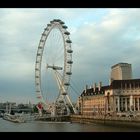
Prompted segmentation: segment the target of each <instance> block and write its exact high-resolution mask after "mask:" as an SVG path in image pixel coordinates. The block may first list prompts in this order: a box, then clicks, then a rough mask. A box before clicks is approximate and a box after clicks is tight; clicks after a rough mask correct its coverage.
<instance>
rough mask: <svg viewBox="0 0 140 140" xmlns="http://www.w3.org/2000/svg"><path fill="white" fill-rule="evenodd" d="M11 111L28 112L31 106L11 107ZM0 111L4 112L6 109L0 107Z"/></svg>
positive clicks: (30, 110)
mask: <svg viewBox="0 0 140 140" xmlns="http://www.w3.org/2000/svg"><path fill="white" fill-rule="evenodd" d="M11 111H13V112H14V113H16V112H26V113H29V112H32V108H23V109H20V108H12V109H11ZM0 112H6V109H0Z"/></svg>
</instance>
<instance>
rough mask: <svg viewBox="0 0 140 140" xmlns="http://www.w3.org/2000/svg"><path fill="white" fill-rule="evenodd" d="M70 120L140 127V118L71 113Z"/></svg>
mask: <svg viewBox="0 0 140 140" xmlns="http://www.w3.org/2000/svg"><path fill="white" fill-rule="evenodd" d="M70 120H71V122H77V123H100V124H104V125H112V126H123V127H127V126H128V127H139V128H140V118H129V117H103V116H100V117H99V116H98V117H93V116H83V115H71V116H70Z"/></svg>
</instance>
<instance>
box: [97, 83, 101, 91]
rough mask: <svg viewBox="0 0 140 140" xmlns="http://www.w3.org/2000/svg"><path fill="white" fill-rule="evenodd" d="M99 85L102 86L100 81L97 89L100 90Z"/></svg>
mask: <svg viewBox="0 0 140 140" xmlns="http://www.w3.org/2000/svg"><path fill="white" fill-rule="evenodd" d="M101 87H102V82H99V85H98V89H99V91H100V90H101Z"/></svg>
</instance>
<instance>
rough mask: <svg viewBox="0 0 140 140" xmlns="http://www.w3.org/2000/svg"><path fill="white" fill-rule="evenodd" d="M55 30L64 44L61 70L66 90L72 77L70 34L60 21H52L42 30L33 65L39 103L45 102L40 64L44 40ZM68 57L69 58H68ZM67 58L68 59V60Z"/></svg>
mask: <svg viewBox="0 0 140 140" xmlns="http://www.w3.org/2000/svg"><path fill="white" fill-rule="evenodd" d="M54 28H57V29H59V31H60V32H61V34H62V37H63V43H64V48H63V49H64V70H63V84H64V85H65V88H66V90H68V88H69V86H70V78H71V75H72V64H73V61H72V52H73V51H72V49H71V43H72V42H71V40H70V37H69V35H70V33H69V32H68V31H67V30H66V29H67V26H66V25H65V23H64V22H63V21H62V20H59V19H54V20H53V21H50V23H49V24H47V27H46V28H45V29H44V31H43V33H42V35H41V39H40V41H39V45H38V50H37V55H36V63H35V86H36V94H37V98H39V99H41V100H40V101H42V102H45V101H44V99H43V94H42V89H41V62H42V57H43V51H44V47H45V43H46V40H47V38H48V36H49V34H50V33H51V31H52V30H53V29H54ZM68 56H69V57H68ZM68 58H69V59H68Z"/></svg>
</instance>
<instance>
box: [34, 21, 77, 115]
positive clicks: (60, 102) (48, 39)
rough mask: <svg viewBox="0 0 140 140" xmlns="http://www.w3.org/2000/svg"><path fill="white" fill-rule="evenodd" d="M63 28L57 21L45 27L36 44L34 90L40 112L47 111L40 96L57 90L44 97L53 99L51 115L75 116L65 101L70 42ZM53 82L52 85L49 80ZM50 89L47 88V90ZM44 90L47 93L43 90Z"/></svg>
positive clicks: (70, 62)
mask: <svg viewBox="0 0 140 140" xmlns="http://www.w3.org/2000/svg"><path fill="white" fill-rule="evenodd" d="M67 28H68V27H67V26H66V25H65V23H64V22H63V21H62V20H60V19H54V20H52V21H50V23H49V24H47V27H46V28H45V29H44V31H43V33H42V35H41V39H40V41H39V45H38V49H37V54H36V62H35V86H36V96H37V98H38V102H39V103H41V105H42V107H43V109H44V110H48V109H50V106H49V104H48V103H46V99H45V97H44V94H46V93H47V92H48V91H49V88H51V89H55V88H54V87H55V86H56V85H57V90H55V91H52V92H53V93H50V94H48V95H47V96H48V97H49V96H52V95H53V94H54V92H55V94H56V97H55V99H54V100H55V101H54V105H53V110H55V112H53V113H54V114H57V115H59V114H70V113H76V110H75V108H74V106H73V104H72V102H71V100H70V97H69V86H70V79H71V75H72V64H73V60H72V53H73V50H72V48H71V43H72V41H71V40H70V32H68V31H67ZM52 77H53V78H54V81H52V80H51V78H52ZM49 85H50V86H49ZM47 87H48V89H47ZM56 92H57V93H56Z"/></svg>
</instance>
